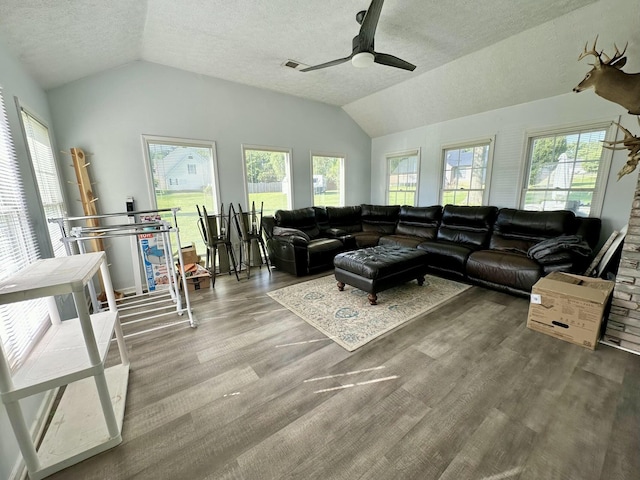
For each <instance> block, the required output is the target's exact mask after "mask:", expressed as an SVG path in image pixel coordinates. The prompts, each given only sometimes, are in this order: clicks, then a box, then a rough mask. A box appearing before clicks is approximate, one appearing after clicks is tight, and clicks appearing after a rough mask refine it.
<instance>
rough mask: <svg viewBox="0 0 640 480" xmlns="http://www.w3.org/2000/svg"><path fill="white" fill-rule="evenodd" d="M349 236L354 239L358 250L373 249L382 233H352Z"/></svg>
mask: <svg viewBox="0 0 640 480" xmlns="http://www.w3.org/2000/svg"><path fill="white" fill-rule="evenodd" d="M351 235H352V236H353V237H354V238H355V239H356V246H357V247H358V248H367V247H375V246H376V245H378V241H379V240H380V238H381V237H382V236H384V233H382V232H353V233H351Z"/></svg>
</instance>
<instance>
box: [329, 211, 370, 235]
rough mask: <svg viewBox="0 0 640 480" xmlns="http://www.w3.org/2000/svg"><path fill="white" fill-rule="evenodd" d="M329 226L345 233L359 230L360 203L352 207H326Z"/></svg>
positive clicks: (360, 225)
mask: <svg viewBox="0 0 640 480" xmlns="http://www.w3.org/2000/svg"><path fill="white" fill-rule="evenodd" d="M326 211H327V217H329V226H330V227H331V228H339V229H341V230H344V231H345V232H347V233H354V232H361V231H362V220H361V218H360V215H361V208H360V205H356V206H353V207H326Z"/></svg>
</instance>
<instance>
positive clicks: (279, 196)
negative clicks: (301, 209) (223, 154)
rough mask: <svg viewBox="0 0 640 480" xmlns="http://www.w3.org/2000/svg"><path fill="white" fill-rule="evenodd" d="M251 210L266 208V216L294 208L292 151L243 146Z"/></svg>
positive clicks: (248, 207) (247, 193)
mask: <svg viewBox="0 0 640 480" xmlns="http://www.w3.org/2000/svg"><path fill="white" fill-rule="evenodd" d="M242 154H243V157H244V175H245V188H246V190H247V191H246V196H247V209H251V208H253V206H255V209H256V211H259V210H260V208H261V207H262V213H263V215H273V214H274V213H275V212H276V211H277V210H281V209H282V210H287V209H291V208H292V205H293V185H292V183H291V178H292V177H291V150H289V149H285V148H274V147H257V146H247V145H243V146H242Z"/></svg>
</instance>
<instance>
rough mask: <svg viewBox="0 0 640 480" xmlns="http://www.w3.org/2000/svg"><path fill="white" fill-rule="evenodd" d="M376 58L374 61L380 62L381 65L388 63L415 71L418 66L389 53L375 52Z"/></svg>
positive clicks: (391, 65)
mask: <svg viewBox="0 0 640 480" xmlns="http://www.w3.org/2000/svg"><path fill="white" fill-rule="evenodd" d="M374 55H375V58H374V60H373V61H374V62H376V63H379V64H381V65H388V66H390V67H396V68H402V69H403V70H409V71H410V72H413V71H414V70H415V69H416V66H415V65H414V64H412V63H409V62H407V61H405V60H402V59H401V58H398V57H394V56H393V55H389V54H388V53H377V52H376V53H374Z"/></svg>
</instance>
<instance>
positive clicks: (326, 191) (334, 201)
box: [311, 154, 344, 206]
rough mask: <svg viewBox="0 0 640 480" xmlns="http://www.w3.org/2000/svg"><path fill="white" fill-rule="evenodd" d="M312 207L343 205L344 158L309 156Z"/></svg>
mask: <svg viewBox="0 0 640 480" xmlns="http://www.w3.org/2000/svg"><path fill="white" fill-rule="evenodd" d="M311 174H312V187H313V205H322V206H343V205H344V157H335V156H323V155H313V154H312V155H311Z"/></svg>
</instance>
